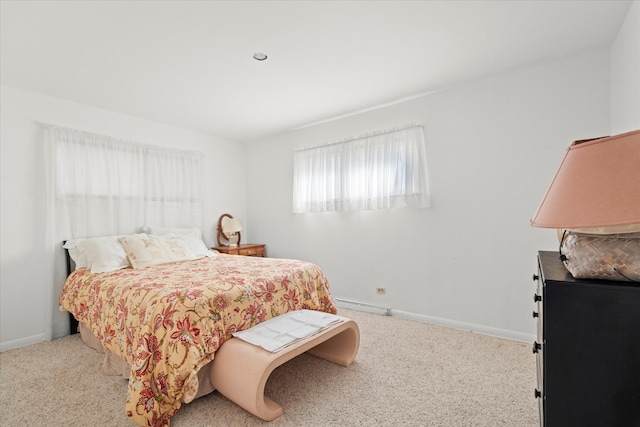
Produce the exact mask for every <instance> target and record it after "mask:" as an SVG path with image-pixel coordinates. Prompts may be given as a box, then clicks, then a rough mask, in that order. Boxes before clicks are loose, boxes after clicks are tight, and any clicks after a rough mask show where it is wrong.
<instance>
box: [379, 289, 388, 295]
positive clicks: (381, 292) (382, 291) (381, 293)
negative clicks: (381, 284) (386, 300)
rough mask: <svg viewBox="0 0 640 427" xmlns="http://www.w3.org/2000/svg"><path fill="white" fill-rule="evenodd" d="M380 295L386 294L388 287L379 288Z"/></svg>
mask: <svg viewBox="0 0 640 427" xmlns="http://www.w3.org/2000/svg"><path fill="white" fill-rule="evenodd" d="M377 291H378V295H384V294H386V293H387V289H386V288H378V289H377Z"/></svg>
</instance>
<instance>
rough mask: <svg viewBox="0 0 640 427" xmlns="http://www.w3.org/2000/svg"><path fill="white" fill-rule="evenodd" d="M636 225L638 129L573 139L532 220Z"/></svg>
mask: <svg viewBox="0 0 640 427" xmlns="http://www.w3.org/2000/svg"><path fill="white" fill-rule="evenodd" d="M634 224H640V130H636V131H633V132H627V133H623V134H620V135H615V136H610V137H603V138H597V139H592V140H583V141H575V142H574V143H573V144H571V146H569V148H568V149H567V152H566V154H565V157H564V159H563V161H562V163H561V164H560V168H559V169H558V172H557V173H556V175H555V177H554V179H553V181H552V182H551V185H550V186H549V189H548V190H547V193H546V194H545V196H544V198H543V199H542V202H541V203H540V206H539V207H538V210H537V211H536V213H535V215H534V216H533V219H532V220H531V225H533V226H534V227H543V228H557V229H585V228H587V229H589V228H603V227H619V228H620V229H624V227H625V226H629V225H634ZM610 230H615V228H610ZM614 232H615V231H614Z"/></svg>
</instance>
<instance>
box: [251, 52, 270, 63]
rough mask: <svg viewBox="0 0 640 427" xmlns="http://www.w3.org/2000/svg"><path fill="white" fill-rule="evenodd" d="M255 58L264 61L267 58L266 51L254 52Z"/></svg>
mask: <svg viewBox="0 0 640 427" xmlns="http://www.w3.org/2000/svg"><path fill="white" fill-rule="evenodd" d="M253 59H255V60H257V61H264V60H265V59H267V55H266V54H265V53H262V52H258V53H254V54H253Z"/></svg>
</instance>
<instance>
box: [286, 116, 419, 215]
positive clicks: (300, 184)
mask: <svg viewBox="0 0 640 427" xmlns="http://www.w3.org/2000/svg"><path fill="white" fill-rule="evenodd" d="M402 206H411V207H427V206H429V190H428V183H427V171H426V154H425V143H424V132H423V129H422V127H421V126H415V125H412V126H406V127H402V128H395V129H390V130H385V131H381V132H376V133H373V134H369V135H364V136H360V137H357V138H351V139H348V140H344V141H339V142H334V143H329V144H325V145H322V146H319V147H312V148H304V149H301V150H297V151H296V152H295V153H294V156H293V212H294V213H302V212H324V211H353V210H371V209H386V208H394V207H402Z"/></svg>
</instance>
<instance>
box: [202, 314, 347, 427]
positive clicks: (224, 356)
mask: <svg viewBox="0 0 640 427" xmlns="http://www.w3.org/2000/svg"><path fill="white" fill-rule="evenodd" d="M336 317H338V318H339V319H340V321H339V322H338V323H334V324H332V325H331V326H329V327H328V328H327V329H324V330H322V331H320V332H318V333H317V334H315V335H312V336H310V337H308V338H305V339H302V340H300V341H297V342H295V343H293V344H291V345H289V346H287V347H285V348H283V349H282V350H280V351H278V352H275V353H274V352H271V351H268V350H265V349H263V348H261V347H258V346H256V345H253V344H250V343H248V342H246V341H243V340H242V339H240V338H230V339H228V340H227V341H226V342H225V343H224V344H223V345H222V346H220V348H219V349H218V351H217V352H216V356H215V358H214V360H213V363H212V365H211V373H210V379H211V384H212V385H213V386H214V387H215V388H216V389H217V390H218V391H219V392H220V394H222V395H223V396H225V397H226V398H228V399H229V400H231V401H232V402H235V403H236V404H237V405H239V406H240V407H242V408H244V409H246V410H247V411H249V412H251V413H252V414H254V415H255V416H257V417H259V418H262V419H263V420H266V421H271V420H274V419H276V418H278V417H279V416H280V415H282V406H280V405H278V404H277V403H276V402H274V401H272V400H271V399H269V398H268V397H266V396H265V395H264V388H265V384H266V383H267V380H268V379H269V375H271V373H272V372H273V370H274V369H275V368H277V367H278V366H280V365H282V364H283V363H285V362H288V361H289V360H291V359H293V358H294V357H296V356H298V355H300V354H302V353H304V352H308V353H310V354H312V355H314V356H317V357H320V358H322V359H326V360H328V361H330V362H333V363H336V364H338V365H342V366H349V365H350V364H351V363H352V362H353V361H354V359H355V357H356V353H357V352H358V347H359V346H360V330H359V329H358V325H357V324H356V322H354V321H353V320H351V319H348V318H346V317H342V316H336Z"/></svg>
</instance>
